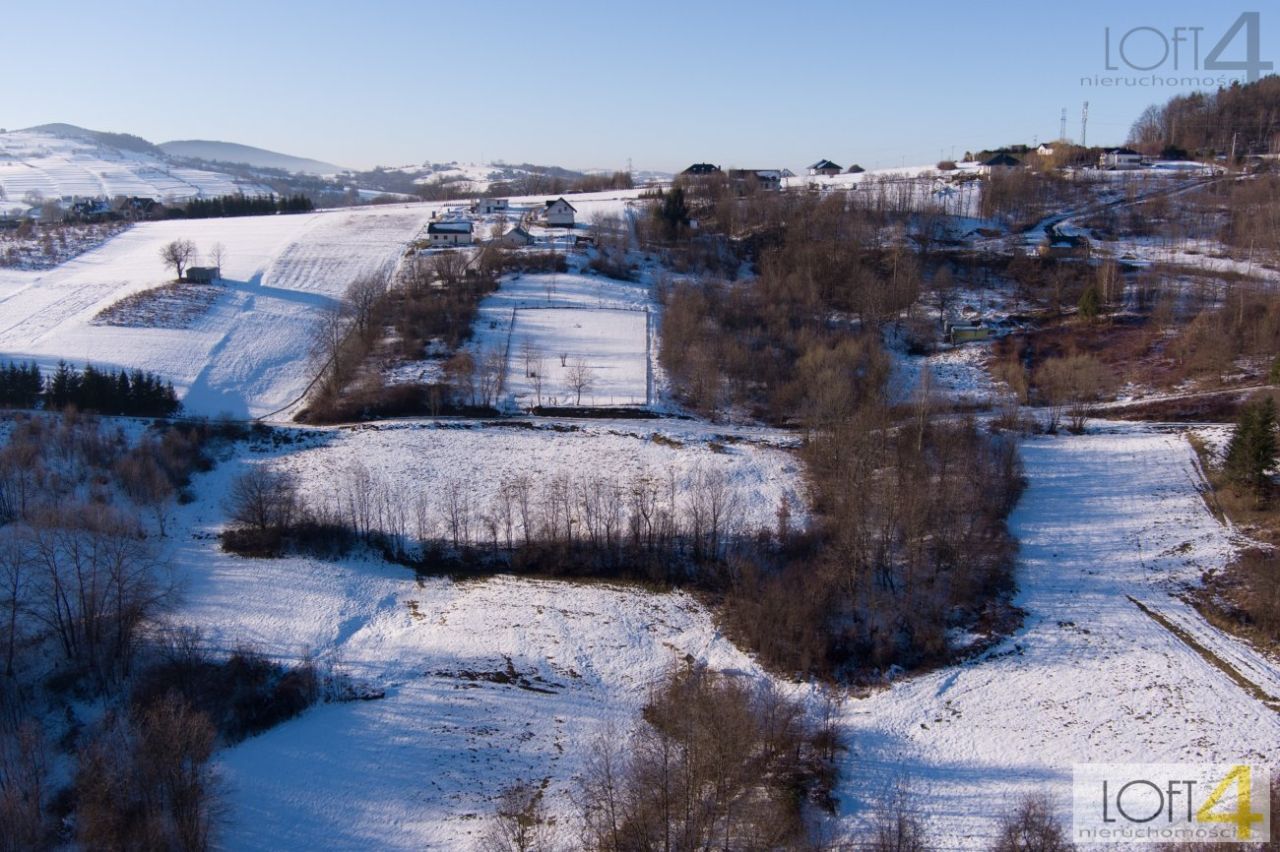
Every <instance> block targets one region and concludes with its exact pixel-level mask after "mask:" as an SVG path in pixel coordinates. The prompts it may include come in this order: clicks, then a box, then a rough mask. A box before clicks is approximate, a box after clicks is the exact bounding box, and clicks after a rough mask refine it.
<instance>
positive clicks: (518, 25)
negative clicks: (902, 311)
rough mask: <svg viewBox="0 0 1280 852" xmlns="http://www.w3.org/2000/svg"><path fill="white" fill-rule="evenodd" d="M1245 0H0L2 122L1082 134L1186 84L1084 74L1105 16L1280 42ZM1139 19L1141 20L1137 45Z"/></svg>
mask: <svg viewBox="0 0 1280 852" xmlns="http://www.w3.org/2000/svg"><path fill="white" fill-rule="evenodd" d="M1250 2H1251V3H1252V5H1247V6H1239V7H1237V6H1235V5H1234V4H1233V2H1232V0H1228V2H1227V4H1226V5H1221V4H1216V3H1215V4H1208V3H1203V2H1194V3H1193V2H1183V0H1160V2H1126V3H1123V4H1121V3H1116V2H1114V0H1113V2H1074V3H1052V2H1031V3H1018V4H998V5H996V4H992V7H991V8H987V6H986V4H975V3H965V4H955V3H947V4H942V3H931V2H911V0H902V1H901V2H875V3H857V4H855V3H854V2H851V0H850V2H812V3H810V2H793V3H784V2H698V0H683V2H667V0H656V2H630V3H627V2H610V0H591V2H580V0H554V2H553V0H545V2H538V0H516V2H510V0H465V2H464V0H457V2H450V3H445V2H438V1H437V0H421V2H380V0H366V2H361V3H356V2H331V0H310V2H305V3H304V2H287V0H255V2H242V0H215V2H202V3H199V4H196V3H185V2H181V0H166V2H130V0H120V2H114V3H104V2H100V0H99V1H98V2H62V0H39V1H38V2H16V1H15V0H0V27H3V30H4V31H5V34H6V37H5V39H4V43H5V49H4V53H3V56H4V59H3V63H4V66H5V68H6V69H7V75H6V83H5V84H4V87H3V88H4V92H3V95H0V126H3V127H7V128H9V129H14V128H20V127H27V126H31V125H34V124H42V123H46V122H54V121H65V122H70V123H73V124H79V125H82V126H86V127H90V128H94V129H98V130H112V131H121V132H129V133H135V134H138V135H140V136H144V137H146V138H148V139H150V140H151V141H153V142H163V141H168V140H171V139H221V140H225V141H232V142H240V143H244V144H249V145H257V146H260V147H263V148H270V149H273V150H278V151H284V152H287V153H290V154H296V155H299V156H309V157H315V158H318V159H323V160H329V161H332V162H336V163H339V164H341V165H346V166H353V167H365V166H372V165H375V164H383V165H402V164H409V163H420V162H423V161H425V160H435V161H439V160H454V159H456V160H479V159H481V158H484V159H485V160H497V159H503V160H506V161H508V162H536V163H550V164H558V165H564V166H570V167H584V168H590V167H599V168H609V167H615V168H623V167H625V165H626V162H627V158H628V157H630V158H632V160H633V161H634V164H635V167H636V168H656V169H667V170H671V169H677V168H681V167H683V166H685V165H687V164H688V163H690V162H692V161H695V160H709V161H711V162H715V163H719V164H722V165H725V166H729V165H738V166H750V167H759V168H764V167H773V166H788V167H791V168H797V167H802V166H804V165H807V164H808V163H809V162H811V161H813V160H816V159H818V158H819V157H829V158H831V159H834V160H835V161H836V162H838V163H840V164H841V165H848V164H849V163H851V162H858V163H861V164H862V165H863V166H866V167H868V168H871V167H876V166H891V165H899V164H900V163H903V162H906V163H908V164H911V163H931V162H933V161H935V160H937V159H938V157H939V154H940V153H941V154H945V155H947V156H951V154H952V152H953V150H954V152H955V153H956V154H957V155H958V154H960V153H962V152H963V151H964V150H966V149H969V148H973V149H977V148H981V147H985V146H995V145H999V144H1004V143H1010V142H1026V143H1031V142H1032V141H1033V139H1035V138H1037V137H1038V138H1039V140H1040V141H1045V140H1048V139H1052V138H1055V137H1056V136H1057V135H1058V129H1059V115H1060V111H1061V109H1062V108H1063V107H1067V109H1068V116H1069V120H1068V125H1067V126H1068V135H1069V136H1072V137H1078V135H1079V132H1080V112H1081V104H1082V102H1083V101H1085V100H1086V99H1087V100H1088V101H1089V102H1090V106H1089V126H1088V141H1089V142H1091V143H1094V144H1106V143H1113V144H1114V143H1120V142H1123V141H1124V137H1125V135H1126V132H1127V130H1128V128H1129V125H1130V124H1131V122H1132V120H1133V119H1134V118H1135V117H1136V116H1137V114H1138V113H1139V112H1140V111H1141V110H1142V109H1143V108H1144V107H1145V106H1146V105H1148V104H1149V103H1152V102H1155V101H1162V100H1164V99H1166V98H1167V97H1169V96H1170V95H1172V94H1174V93H1177V92H1180V91H1185V90H1186V88H1187V87H1183V86H1172V87H1170V86H1160V87H1123V86H1122V87H1118V88H1089V87H1083V86H1082V85H1081V82H1080V78H1081V77H1092V76H1093V75H1096V74H1107V75H1113V76H1125V75H1126V74H1127V75H1129V76H1133V77H1136V76H1139V72H1137V71H1134V70H1131V69H1124V71H1123V72H1121V71H1111V72H1108V71H1107V70H1106V67H1105V65H1106V56H1105V46H1104V28H1105V27H1110V28H1111V31H1112V33H1113V36H1112V37H1113V39H1116V38H1118V37H1119V36H1120V35H1122V34H1123V33H1125V32H1127V31H1128V30H1129V29H1131V28H1133V27H1138V26H1147V27H1153V28H1156V29H1157V30H1159V31H1161V32H1162V33H1163V34H1166V35H1167V34H1171V33H1172V31H1173V28H1174V27H1178V26H1182V27H1192V26H1198V27H1203V28H1204V32H1203V33H1202V34H1201V42H1202V43H1201V54H1202V56H1203V54H1205V53H1207V52H1208V49H1209V47H1211V46H1212V43H1213V42H1215V41H1217V39H1218V38H1219V37H1220V36H1221V35H1222V33H1224V32H1225V31H1226V30H1227V29H1228V28H1229V26H1230V25H1231V24H1232V23H1233V22H1234V21H1235V20H1236V18H1237V17H1238V16H1239V14H1240V13H1241V12H1244V11H1252V10H1260V11H1261V15H1262V17H1261V26H1260V28H1259V30H1260V33H1261V48H1262V58H1263V59H1264V60H1271V59H1280V55H1278V54H1280V9H1277V7H1275V6H1274V5H1272V4H1269V3H1268V4H1260V3H1253V2H1252V0H1250ZM1144 39H1146V41H1144ZM1156 39H1157V36H1154V35H1152V34H1151V33H1149V32H1147V33H1140V34H1138V36H1135V37H1134V40H1133V41H1132V42H1130V44H1129V46H1130V48H1131V51H1130V52H1131V53H1132V54H1133V58H1135V60H1137V61H1136V64H1144V62H1145V60H1146V59H1149V58H1150V57H1151V56H1152V55H1153V54H1152V51H1158V50H1159V44H1158V42H1157V41H1156ZM1243 43H1244V42H1243V37H1241V38H1240V39H1238V40H1237V42H1236V43H1235V44H1234V45H1233V51H1234V52H1235V53H1238V54H1240V55H1243ZM1183 50H1184V53H1183V54H1182V55H1183V57H1184V67H1183V70H1182V71H1181V72H1173V71H1171V70H1169V69H1170V66H1171V62H1172V60H1171V59H1170V60H1168V61H1167V63H1166V65H1165V66H1163V67H1162V68H1160V69H1158V70H1157V71H1155V72H1151V73H1160V74H1162V75H1165V76H1173V75H1175V74H1178V75H1179V76H1188V75H1195V76H1198V77H1216V76H1221V75H1222V73H1223V72H1208V71H1199V72H1197V71H1190V70H1188V68H1187V66H1188V65H1189V64H1190V61H1189V56H1188V53H1189V48H1187V47H1184V48H1183ZM1113 53H1114V45H1113ZM1232 55H1233V53H1232V51H1228V52H1227V53H1226V54H1224V56H1232ZM1156 58H1157V59H1158V58H1159V57H1158V56H1157V57H1156ZM1113 59H1114V57H1113ZM1152 61H1154V60H1152Z"/></svg>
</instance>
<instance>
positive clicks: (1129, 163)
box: [1098, 148, 1142, 169]
mask: <svg viewBox="0 0 1280 852" xmlns="http://www.w3.org/2000/svg"><path fill="white" fill-rule="evenodd" d="M1098 168H1100V169H1140V168H1142V155H1141V154H1139V153H1138V152H1137V151H1134V150H1131V149H1129V148H1108V149H1107V150H1105V151H1103V152H1102V154H1101V155H1100V156H1099V157H1098Z"/></svg>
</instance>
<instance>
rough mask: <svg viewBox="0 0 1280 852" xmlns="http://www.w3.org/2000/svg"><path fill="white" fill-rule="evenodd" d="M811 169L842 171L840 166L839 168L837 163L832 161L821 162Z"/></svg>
mask: <svg viewBox="0 0 1280 852" xmlns="http://www.w3.org/2000/svg"><path fill="white" fill-rule="evenodd" d="M809 168H811V169H835V170H836V171H840V167H839V166H837V165H836V164H835V163H833V162H831V161H830V160H819V161H818V162H816V163H814V164H813V165H812V166H810V167H809Z"/></svg>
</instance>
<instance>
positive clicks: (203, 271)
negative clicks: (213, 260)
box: [187, 266, 222, 284]
mask: <svg viewBox="0 0 1280 852" xmlns="http://www.w3.org/2000/svg"><path fill="white" fill-rule="evenodd" d="M221 277H222V269H221V268H219V267H217V266H192V267H188V268H187V280H188V281H190V282H191V283H192V284H212V283H213V282H214V281H217V280H218V279H219V278H221Z"/></svg>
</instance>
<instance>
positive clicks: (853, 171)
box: [845, 163, 866, 175]
mask: <svg viewBox="0 0 1280 852" xmlns="http://www.w3.org/2000/svg"><path fill="white" fill-rule="evenodd" d="M865 171H866V169H864V168H863V167H862V166H860V165H858V164H857V163H854V164H853V165H852V166H850V167H849V168H848V170H847V171H846V172H845V174H850V175H860V174H862V173H863V172H865Z"/></svg>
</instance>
